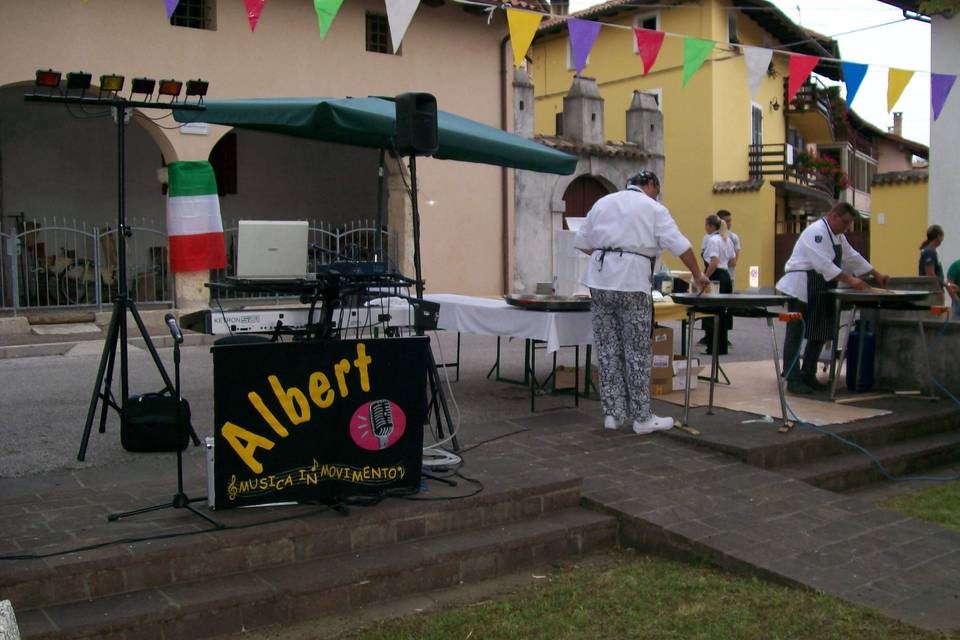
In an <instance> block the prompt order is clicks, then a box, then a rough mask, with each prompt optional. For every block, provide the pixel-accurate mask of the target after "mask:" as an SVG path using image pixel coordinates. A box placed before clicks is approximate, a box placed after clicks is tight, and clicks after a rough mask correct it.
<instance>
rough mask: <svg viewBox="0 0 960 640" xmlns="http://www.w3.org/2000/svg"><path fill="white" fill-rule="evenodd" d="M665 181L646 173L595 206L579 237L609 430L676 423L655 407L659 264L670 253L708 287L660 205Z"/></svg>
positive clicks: (649, 429)
mask: <svg viewBox="0 0 960 640" xmlns="http://www.w3.org/2000/svg"><path fill="white" fill-rule="evenodd" d="M659 195H660V179H659V178H658V177H657V176H656V174H654V173H653V172H651V171H641V172H640V173H638V174H636V175H635V176H633V177H631V178H630V180H629V181H627V187H626V189H624V190H623V191H618V192H616V193H611V194H610V195H607V196H604V197H602V198H600V199H599V200H597V202H596V203H595V204H594V205H593V207H592V208H591V209H590V211H589V213H587V219H586V221H585V222H584V223H583V226H581V227H580V229H579V230H578V231H577V236H576V239H575V241H574V246H575V247H576V248H577V249H580V250H581V251H583V252H584V253H588V254H590V255H591V256H592V257H593V260H591V261H590V268H589V269H588V270H587V272H586V273H585V274H584V277H583V280H582V281H581V282H582V283H583V284H584V285H586V286H587V287H589V288H590V296H591V298H592V302H591V305H590V311H591V315H592V320H593V343H594V346H595V347H596V352H597V358H598V360H599V367H598V369H599V377H600V396H601V399H602V401H603V402H602V403H603V413H604V419H603V426H604V428H605V429H618V428H619V427H620V426H621V425H622V424H623V422H624V421H625V420H626V419H627V418H628V417H632V418H633V419H634V421H633V431H634V433H638V434H645V433H653V432H654V431H662V430H665V429H671V428H672V427H673V418H670V417H659V416H656V415H654V414H653V412H652V411H651V409H650V368H651V365H652V364H653V356H652V352H651V348H650V335H651V332H652V331H653V301H652V298H651V293H650V290H651V283H652V280H653V265H654V263H655V262H656V260H657V258H658V257H659V256H660V254H662V253H663V251H664V249H666V250H668V251H669V252H670V253H672V254H673V255H675V256H678V257H679V258H680V260H681V261H682V262H683V264H684V265H686V267H687V268H688V269H690V271H691V273H693V279H694V283H695V284H696V285H697V286H700V287H704V288H708V287H709V286H710V281H709V280H708V279H707V277H706V276H704V275H703V273H702V272H701V271H700V266H699V265H698V264H697V259H696V257H695V256H694V253H693V250H692V249H691V248H690V241H689V240H687V239H686V238H685V237H684V235H683V234H682V233H680V229H679V228H678V227H677V223H676V222H675V221H674V219H673V216H671V215H670V212H669V211H668V210H667V208H666V207H664V206H663V205H662V204H660V203H659V202H657V198H658V196H659Z"/></svg>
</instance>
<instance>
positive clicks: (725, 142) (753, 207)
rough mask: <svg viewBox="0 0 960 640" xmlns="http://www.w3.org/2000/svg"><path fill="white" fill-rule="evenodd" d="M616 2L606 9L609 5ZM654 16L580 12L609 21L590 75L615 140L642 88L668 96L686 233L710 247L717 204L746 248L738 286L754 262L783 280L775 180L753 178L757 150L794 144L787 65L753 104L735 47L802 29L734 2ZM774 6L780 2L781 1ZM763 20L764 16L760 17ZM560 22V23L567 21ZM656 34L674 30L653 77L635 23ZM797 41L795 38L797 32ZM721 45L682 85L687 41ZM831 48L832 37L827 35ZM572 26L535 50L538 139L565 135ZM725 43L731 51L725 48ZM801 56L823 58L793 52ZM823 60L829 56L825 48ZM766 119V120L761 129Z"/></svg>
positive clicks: (676, 189)
mask: <svg viewBox="0 0 960 640" xmlns="http://www.w3.org/2000/svg"><path fill="white" fill-rule="evenodd" d="M611 4H615V3H606V4H605V5H601V7H609V6H610V5H611ZM654 6H656V7H658V8H651V9H645V7H643V6H637V5H636V3H631V4H630V5H627V4H626V3H624V6H623V7H622V8H621V10H620V11H619V12H618V13H615V14H613V15H610V12H609V11H607V12H606V13H605V14H599V15H591V12H590V11H586V12H581V14H579V15H578V17H583V18H585V19H592V20H600V21H603V22H605V23H607V24H609V25H610V26H605V27H603V28H602V29H601V30H600V34H599V36H598V38H597V40H596V43H595V44H594V46H593V49H592V50H591V53H590V57H589V60H588V63H587V66H586V68H585V69H584V71H583V74H584V75H585V76H589V77H594V78H596V80H597V86H598V87H599V90H600V93H601V95H602V97H603V98H604V101H605V104H604V109H605V113H606V114H607V115H608V117H606V118H605V137H606V139H608V140H622V139H624V136H625V134H626V131H625V126H626V125H625V121H624V119H623V117H622V116H621V117H613V116H611V115H610V114H622V113H624V112H625V111H626V109H627V108H628V107H629V105H630V101H631V97H632V95H633V92H634V91H635V90H643V91H653V92H656V93H657V94H658V97H659V100H660V107H661V109H662V111H663V114H664V156H665V157H666V171H665V176H663V200H664V203H665V204H666V205H667V207H668V208H669V209H670V211H671V212H672V213H673V215H674V217H675V218H676V220H677V222H678V223H679V225H680V227H681V229H682V231H683V232H684V233H685V234H686V235H687V236H688V237H689V238H690V239H691V241H692V242H693V243H694V245H695V246H699V241H700V238H701V237H702V235H703V225H704V218H705V217H706V216H707V215H709V214H712V213H715V212H716V211H717V210H718V209H728V210H730V211H731V212H732V213H733V215H734V225H733V227H734V230H735V231H736V232H737V233H738V234H739V236H740V238H741V242H742V245H743V252H742V254H741V257H740V262H739V268H738V269H737V273H736V279H737V282H736V287H737V288H738V289H742V288H746V287H747V286H748V278H749V269H748V268H746V267H748V266H751V265H757V266H759V268H760V285H761V286H772V285H773V283H774V274H775V269H774V261H775V255H774V253H775V252H774V245H775V242H774V237H775V234H776V233H777V207H778V206H779V207H781V208H783V206H784V203H783V202H782V200H781V201H780V202H779V203H778V190H777V188H776V187H775V186H773V185H772V184H771V180H763V181H760V180H755V181H753V184H748V183H750V182H751V180H750V178H751V171H750V163H751V161H750V147H751V144H777V143H780V144H783V143H785V142H786V139H787V121H786V116H785V112H786V108H785V107H786V105H784V79H785V78H786V76H787V74H788V64H789V62H788V58H787V56H784V55H776V54H775V55H774V56H773V60H772V62H771V65H770V69H769V70H768V73H767V74H766V75H765V76H764V77H763V79H762V81H761V83H760V88H759V90H758V92H757V95H756V97H755V98H753V99H751V96H750V89H749V87H748V84H747V69H746V65H745V63H744V57H743V55H742V53H741V51H740V49H739V48H738V47H736V46H734V45H729V44H727V43H728V42H732V41H736V42H738V43H740V44H745V45H754V46H760V47H766V48H775V47H778V46H781V45H784V44H787V43H784V42H781V41H780V39H779V38H778V37H777V36H778V35H779V36H780V37H786V38H787V39H790V37H794V38H795V40H797V41H799V40H801V39H802V34H805V33H806V32H803V31H802V30H801V29H800V28H799V27H797V26H796V25H792V23H789V20H788V19H787V18H786V16H783V14H779V17H778V18H777V19H778V20H780V19H781V18H782V20H783V21H786V24H784V23H782V22H780V23H777V25H776V26H775V28H770V25H771V23H770V21H769V20H770V17H769V16H767V17H766V18H763V19H761V21H762V22H764V23H765V24H766V25H767V27H764V26H761V24H760V23H759V22H758V21H757V19H755V17H756V15H757V14H756V13H753V14H751V12H744V11H741V10H740V9H738V8H737V7H736V6H734V5H733V4H732V3H731V2H726V1H724V0H703V1H701V2H696V3H680V4H678V5H676V6H674V7H669V8H663V6H662V4H659V5H654ZM771 6H772V5H771ZM751 15H753V16H754V17H751ZM557 22H560V21H557ZM637 26H639V27H643V28H655V29H656V30H659V31H663V32H666V33H667V36H666V38H665V39H664V43H663V47H662V49H661V51H660V54H659V56H658V58H657V61H656V63H655V64H654V65H653V67H652V68H651V70H650V73H649V74H648V75H647V76H644V75H643V63H642V61H641V59H640V57H639V56H638V55H637V54H636V53H635V51H636V45H635V39H634V34H633V28H634V27H637ZM791 34H792V35H791ZM679 36H691V37H696V38H702V39H706V40H712V41H715V42H717V43H718V44H717V45H716V46H715V47H714V49H713V51H712V52H711V54H710V55H709V57H708V59H707V61H706V62H705V63H704V64H703V66H702V67H701V68H700V70H699V71H697V73H696V74H695V75H694V76H693V77H692V78H691V79H690V80H689V82H688V83H687V85H686V87H682V86H681V82H682V78H683V37H679ZM821 41H822V40H821ZM568 42H569V38H568V35H567V30H566V27H565V26H563V25H562V24H559V25H558V26H557V27H556V28H553V29H552V30H551V28H550V26H549V23H545V25H544V26H543V27H541V30H540V33H539V34H538V36H537V38H536V39H535V40H534V44H533V46H532V48H531V59H532V62H531V64H530V75H531V77H532V79H533V83H534V91H535V95H536V103H535V109H536V124H535V128H536V133H538V134H541V135H554V134H555V133H556V125H555V123H556V121H557V114H558V113H560V112H561V111H562V109H563V95H564V93H565V92H566V91H567V90H568V88H569V87H570V84H571V82H572V78H573V75H574V71H573V69H572V68H571V66H572V65H571V63H570V53H569V44H568ZM721 43H722V44H721ZM792 50H794V51H798V52H801V53H812V52H811V51H807V50H804V49H802V48H794V49H792ZM820 55H823V52H822V50H821V51H820ZM758 119H759V123H758Z"/></svg>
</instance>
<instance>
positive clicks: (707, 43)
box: [680, 38, 713, 87]
mask: <svg viewBox="0 0 960 640" xmlns="http://www.w3.org/2000/svg"><path fill="white" fill-rule="evenodd" d="M711 51H713V41H712V40H701V39H700V38H684V40H683V83H682V84H681V85H680V86H682V87H685V86H687V82H689V81H690V78H692V77H693V74H695V73H696V72H697V70H698V69H699V68H700V67H701V66H702V65H703V63H704V61H705V60H706V59H707V56H708V55H710V52H711Z"/></svg>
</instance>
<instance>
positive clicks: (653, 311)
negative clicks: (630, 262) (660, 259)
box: [595, 247, 657, 338]
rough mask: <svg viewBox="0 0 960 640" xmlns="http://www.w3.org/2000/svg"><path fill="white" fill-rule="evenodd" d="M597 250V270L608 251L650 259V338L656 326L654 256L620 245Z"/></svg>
mask: <svg viewBox="0 0 960 640" xmlns="http://www.w3.org/2000/svg"><path fill="white" fill-rule="evenodd" d="M599 251H600V255H599V256H597V257H596V258H595V260H596V261H597V262H599V263H600V267H599V269H598V271H603V261H604V259H606V257H607V254H608V253H618V254H620V256H621V257H623V254H625V253H632V254H633V255H635V256H643V257H644V258H646V259H647V260H649V261H650V337H651V338H652V337H653V330H654V328H656V326H657V318H656V307H655V306H654V304H653V267H654V266H656V264H657V258H656V256H648V255H647V254H645V253H639V252H637V251H630V250H628V249H621V248H620V247H603V248H601V249H599Z"/></svg>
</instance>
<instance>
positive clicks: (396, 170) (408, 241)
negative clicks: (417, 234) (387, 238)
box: [385, 158, 414, 278]
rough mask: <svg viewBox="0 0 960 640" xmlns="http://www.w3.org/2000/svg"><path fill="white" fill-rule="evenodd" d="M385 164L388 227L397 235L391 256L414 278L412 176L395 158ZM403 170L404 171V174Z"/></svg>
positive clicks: (403, 272)
mask: <svg viewBox="0 0 960 640" xmlns="http://www.w3.org/2000/svg"><path fill="white" fill-rule="evenodd" d="M385 164H386V170H387V184H386V190H387V203H386V204H387V210H386V220H387V228H389V229H390V230H391V231H393V232H394V233H395V234H396V237H397V242H396V244H397V246H395V247H390V251H391V255H390V258H391V259H392V260H396V262H397V268H398V269H399V270H400V273H402V274H403V275H405V276H408V277H410V278H413V277H414V268H413V208H412V206H411V205H410V194H409V193H408V192H407V186H406V185H407V184H409V183H410V176H409V174H408V172H407V168H406V166H404V165H402V164H401V165H399V166H398V164H397V162H396V160H394V159H393V158H388V159H387V162H386V163H385ZM401 171H402V172H403V174H402V175H401V173H400V172H401ZM404 180H406V182H405V181H404Z"/></svg>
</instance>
